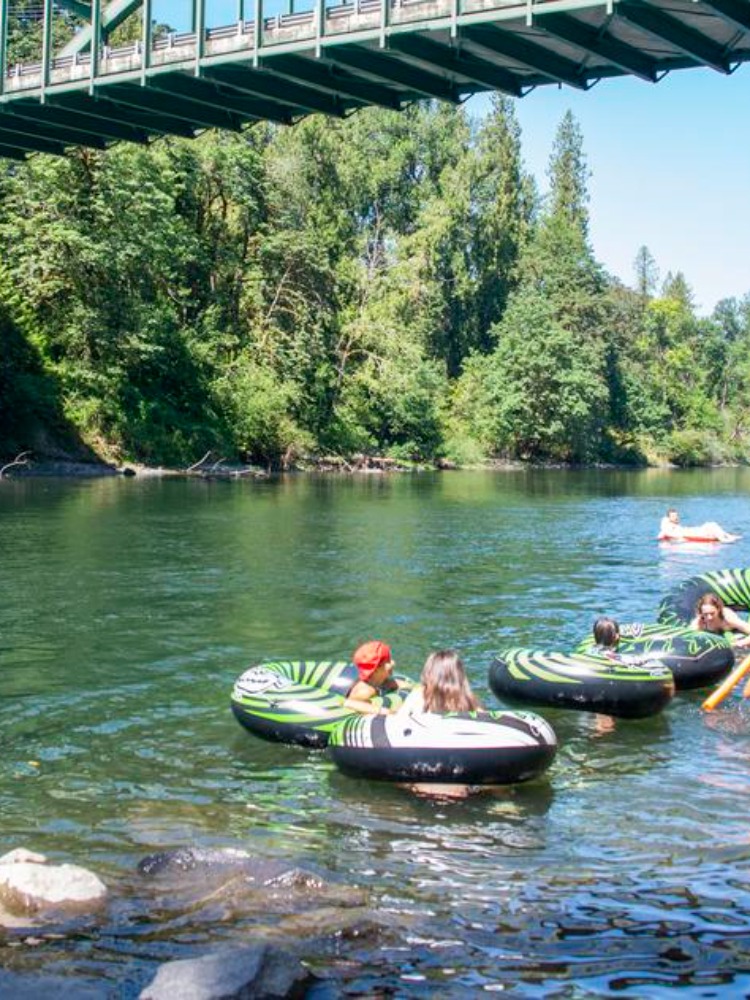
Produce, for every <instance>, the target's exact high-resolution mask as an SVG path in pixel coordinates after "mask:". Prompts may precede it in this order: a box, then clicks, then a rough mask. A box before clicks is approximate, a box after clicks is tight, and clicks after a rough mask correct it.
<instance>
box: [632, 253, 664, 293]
mask: <svg viewBox="0 0 750 1000" xmlns="http://www.w3.org/2000/svg"><path fill="white" fill-rule="evenodd" d="M633 270H634V271H635V288H636V291H637V292H638V294H639V295H640V297H641V299H642V300H643V302H644V303H646V302H647V301H648V300H649V299H650V298H652V297H653V295H654V293H655V292H656V287H657V285H658V284H659V268H658V267H657V266H656V261H655V260H654V258H653V256H652V254H651V251H650V250H649V248H648V247H647V246H641V247H639V248H638V253H637V254H636V255H635V260H634V261H633Z"/></svg>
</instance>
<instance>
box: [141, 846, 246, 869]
mask: <svg viewBox="0 0 750 1000" xmlns="http://www.w3.org/2000/svg"><path fill="white" fill-rule="evenodd" d="M251 861H252V855H251V854H249V853H248V852H247V851H241V850H239V849H238V848H234V847H219V848H213V847H178V848H176V849H175V850H173V851H159V852H158V853H156V854H148V855H147V856H146V857H145V858H143V860H142V861H140V862H139V864H138V871H139V872H140V873H141V874H142V875H162V874H169V873H173V872H192V871H196V870H197V869H200V868H204V869H214V868H220V867H226V866H231V867H237V866H241V865H245V864H249V863H250V862H251Z"/></svg>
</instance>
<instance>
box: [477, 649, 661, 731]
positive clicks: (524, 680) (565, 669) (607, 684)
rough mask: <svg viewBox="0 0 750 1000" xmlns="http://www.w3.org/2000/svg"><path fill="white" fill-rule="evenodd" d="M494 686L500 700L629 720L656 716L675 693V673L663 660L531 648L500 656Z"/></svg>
mask: <svg viewBox="0 0 750 1000" xmlns="http://www.w3.org/2000/svg"><path fill="white" fill-rule="evenodd" d="M489 684H490V687H491V688H492V690H493V692H494V693H495V694H496V695H497V697H498V698H507V699H510V700H512V701H522V702H526V703H529V704H534V705H550V706H554V707H560V708H576V709H579V710H580V711H583V712H604V713H606V714H607V715H617V716H620V717H621V718H624V719H639V718H643V717H644V716H647V715H655V714H656V713H657V712H660V711H661V710H662V709H663V708H664V706H665V705H667V704H668V703H669V701H670V699H671V698H672V696H673V695H674V692H675V685H674V680H673V678H672V674H671V671H670V670H669V669H668V668H667V667H665V666H664V664H663V663H661V662H659V661H658V660H654V661H653V662H647V663H645V664H643V665H632V664H628V663H622V662H618V661H617V660H613V659H610V658H609V657H606V656H594V655H584V654H576V653H572V654H569V655H566V654H565V653H548V652H543V651H539V650H530V649H509V650H507V651H506V652H504V653H502V654H500V655H498V656H497V657H496V658H495V660H494V661H493V662H492V665H491V666H490V675H489Z"/></svg>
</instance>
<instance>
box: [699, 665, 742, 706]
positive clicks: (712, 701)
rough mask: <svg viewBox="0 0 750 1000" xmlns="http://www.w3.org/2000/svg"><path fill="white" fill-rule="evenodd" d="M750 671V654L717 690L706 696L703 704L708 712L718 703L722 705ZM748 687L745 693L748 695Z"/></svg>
mask: <svg viewBox="0 0 750 1000" xmlns="http://www.w3.org/2000/svg"><path fill="white" fill-rule="evenodd" d="M748 671H750V655H749V656H746V657H745V659H744V660H743V661H742V662H741V663H740V665H739V666H737V667H735V668H734V670H733V671H732V672H731V674H730V675H729V677H727V679H726V680H725V681H722V683H721V684H720V685H719V686H718V687H717V688H716V690H715V691H714V692H713V693H712V694H710V695H709V696H708V698H706V700H705V701H704V702H703V704H702V705H701V708H704V709H705V710H706V711H707V712H711V711H712V710H713V709H714V708H716V706H717V705H720V704H721V703H722V701H724V699H725V698H726V696H727V695H728V694H729V692H730V691H731V690H732V688H733V687H734V686H735V684H736V683H737V682H738V681H741V680H742V678H743V677H744V676H745V674H746V673H747V672H748ZM748 693H750V692H747V689H746V690H745V692H743V694H744V695H745V697H747V694H748Z"/></svg>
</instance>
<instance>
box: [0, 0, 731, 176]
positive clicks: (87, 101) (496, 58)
mask: <svg viewBox="0 0 750 1000" xmlns="http://www.w3.org/2000/svg"><path fill="white" fill-rule="evenodd" d="M136 2H137V0H125V2H123V0H115V3H113V4H111V5H110V7H109V8H104V9H102V8H100V0H94V3H93V10H92V14H91V23H90V26H89V27H88V28H84V29H83V32H81V33H79V35H77V36H76V37H75V38H74V40H73V42H72V43H70V44H69V45H68V46H66V49H63V50H62V52H61V53H60V54H59V55H57V56H56V57H55V56H53V54H52V52H51V50H50V38H51V29H50V26H49V24H48V23H47V22H48V20H51V18H52V16H53V14H52V10H53V8H52V0H45V11H46V17H45V25H44V28H43V35H44V38H45V42H44V51H43V55H42V60H41V61H40V62H39V63H35V64H24V65H20V66H10V65H6V60H5V57H4V53H5V42H4V41H3V36H5V35H6V34H7V33H6V32H5V26H6V25H7V13H8V11H7V4H8V0H0V12H1V17H0V53H1V57H0V70H1V71H2V72H0V81H1V86H0V156H5V157H11V158H16V159H23V158H24V157H25V156H26V155H27V154H28V153H30V152H46V153H64V152H65V151H66V149H67V148H69V147H71V146H91V147H99V148H103V147H104V146H106V145H108V144H110V143H112V142H115V141H119V140H127V141H132V142H148V141H149V140H150V139H152V138H154V137H156V136H160V135H166V134H172V135H184V136H192V135H194V134H195V133H196V132H197V131H200V130H202V129H205V128H223V129H230V130H234V131H239V130H241V129H243V128H244V127H246V126H247V125H248V124H252V123H254V122H257V121H273V122H282V123H292V122H294V121H296V120H298V119H299V118H301V117H303V116H305V115H308V114H311V113H323V114H327V115H334V116H343V115H346V114H348V113H350V112H352V111H354V110H356V109H358V108H361V107H365V106H368V105H379V106H382V107H386V108H394V109H398V108H401V107H403V106H404V105H405V104H407V103H409V102H412V101H415V100H420V99H424V98H437V99H439V100H445V101H452V102H459V101H462V100H464V99H465V98H466V97H467V96H469V95H471V94H475V93H478V92H480V91H490V90H494V91H501V92H504V93H507V94H512V95H515V96H522V95H523V94H525V93H527V92H528V91H529V90H530V89H531V88H533V87H537V86H541V85H546V84H550V83H554V84H565V85H567V86H570V87H575V88H578V89H583V90H585V89H587V88H588V87H590V86H592V85H593V84H594V83H596V82H597V81H599V80H603V79H606V78H607V77H612V76H622V75H632V76H637V77H639V78H641V79H642V80H645V81H649V82H656V81H657V80H658V79H659V78H660V77H661V76H663V75H664V74H665V73H667V72H669V71H670V70H674V69H685V68H690V67H695V66H704V67H710V68H711V69H713V70H716V71H717V72H719V73H730V72H732V71H733V70H734V69H735V68H736V67H737V66H738V65H739V64H741V63H742V62H745V61H747V60H748V59H750V0H652V2H635V0H620V2H614V0H610V2H608V3H607V2H605V3H602V2H598V0H597V2H587V0H533V2H532V0H529V2H524V3H517V2H515V0H354V2H346V3H341V4H337V5H335V6H328V7H325V6H316V7H315V9H312V10H309V11H305V12H298V13H290V14H287V15H283V16H275V17H272V18H269V17H265V16H264V14H263V8H262V2H261V0H258V5H259V8H258V9H257V11H256V16H255V17H254V19H251V20H248V19H243V20H241V21H238V22H237V23H236V24H233V25H229V26H227V27H224V28H210V29H208V30H207V29H205V28H203V27H202V23H203V14H204V12H205V6H204V5H205V0H194V22H195V24H196V25H197V27H196V30H195V31H193V32H189V33H183V34H172V35H168V36H165V37H161V38H158V39H156V40H154V39H153V38H152V36H151V33H152V20H151V10H150V7H151V5H150V0H144V2H143V3H142V4H141V7H140V9H141V10H142V14H143V17H142V34H141V38H140V40H139V41H137V42H135V43H133V44H131V45H128V46H126V47H122V48H109V47H108V46H106V45H105V44H104V38H105V31H106V29H107V27H108V26H111V25H113V24H114V23H119V22H120V21H122V20H123V17H124V16H125V14H127V12H128V11H130V10H131V9H132V7H133V6H134V4H135V3H136ZM319 2H320V3H321V4H322V3H323V0H319ZM86 9H89V8H86ZM92 53H93V54H92Z"/></svg>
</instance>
